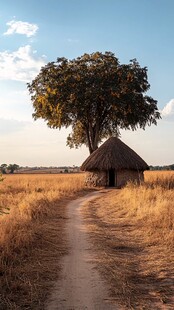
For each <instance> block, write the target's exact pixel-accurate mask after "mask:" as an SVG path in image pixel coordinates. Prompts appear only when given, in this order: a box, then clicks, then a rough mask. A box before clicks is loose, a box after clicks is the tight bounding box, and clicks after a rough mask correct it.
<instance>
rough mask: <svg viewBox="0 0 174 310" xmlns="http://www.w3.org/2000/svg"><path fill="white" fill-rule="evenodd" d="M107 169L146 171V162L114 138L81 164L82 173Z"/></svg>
mask: <svg viewBox="0 0 174 310" xmlns="http://www.w3.org/2000/svg"><path fill="white" fill-rule="evenodd" d="M109 169H116V170H120V169H131V170H140V171H143V170H148V169H149V167H148V165H147V164H146V162H145V161H144V160H143V159H142V158H141V157H140V156H139V155H138V154H137V153H135V152H134V151H133V150H132V149H131V148H130V147H129V146H127V145H126V144H125V143H123V142H122V141H121V140H120V139H118V138H116V137H112V138H109V139H108V140H107V141H106V142H105V143H103V144H102V145H101V146H100V147H99V148H98V149H97V150H96V151H94V152H93V153H92V154H91V155H90V156H89V157H88V158H87V159H86V160H85V161H84V163H83V164H82V166H81V170H82V171H95V170H99V171H104V170H109Z"/></svg>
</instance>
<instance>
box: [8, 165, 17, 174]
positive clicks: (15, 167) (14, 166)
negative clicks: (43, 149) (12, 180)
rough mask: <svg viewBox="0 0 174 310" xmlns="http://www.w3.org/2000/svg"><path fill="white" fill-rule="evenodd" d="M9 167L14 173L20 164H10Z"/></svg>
mask: <svg viewBox="0 0 174 310" xmlns="http://www.w3.org/2000/svg"><path fill="white" fill-rule="evenodd" d="M7 169H8V170H9V171H10V173H14V172H15V171H16V170H18V169H19V165H16V164H10V165H9V166H8V168H7Z"/></svg>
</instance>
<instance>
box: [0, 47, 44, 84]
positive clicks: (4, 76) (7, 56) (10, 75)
mask: <svg viewBox="0 0 174 310" xmlns="http://www.w3.org/2000/svg"><path fill="white" fill-rule="evenodd" d="M44 65H45V57H40V58H39V57H37V54H36V52H35V51H32V48H31V46H30V45H26V46H23V47H20V48H19V49H18V50H17V51H14V52H11V53H10V52H9V51H5V52H0V80H15V81H22V82H29V81H31V80H32V79H33V78H34V77H35V76H36V75H37V73H38V72H39V70H40V68H41V67H42V66H44Z"/></svg>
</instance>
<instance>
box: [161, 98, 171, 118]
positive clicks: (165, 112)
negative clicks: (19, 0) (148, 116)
mask: <svg viewBox="0 0 174 310" xmlns="http://www.w3.org/2000/svg"><path fill="white" fill-rule="evenodd" d="M161 115H162V116H163V117H164V118H168V119H171V118H172V119H174V99H171V100H170V101H169V102H168V103H167V104H166V105H165V107H164V108H163V110H162V111H161Z"/></svg>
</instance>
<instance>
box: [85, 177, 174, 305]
mask: <svg viewBox="0 0 174 310" xmlns="http://www.w3.org/2000/svg"><path fill="white" fill-rule="evenodd" d="M173 184H174V173H173V172H151V171H149V172H146V173H145V183H144V184H142V185H141V186H137V185H135V184H132V183H130V184H128V185H127V186H126V187H125V188H123V189H122V190H110V191H109V192H108V193H106V194H104V196H103V197H102V198H100V199H98V200H96V201H95V202H93V203H91V204H89V205H88V206H86V208H85V210H84V214H85V218H86V220H87V222H88V228H89V231H90V232H91V236H92V240H93V242H94V244H95V249H96V250H97V252H98V264H99V269H100V270H101V272H102V273H103V274H104V275H105V277H106V279H107V281H108V282H109V283H110V286H111V291H112V293H113V297H114V298H115V299H116V301H117V302H120V304H121V305H123V306H124V307H126V308H128V309H138V310H139V309H147V310H149V309H166V310H168V309H174V297H173V296H174V190H173V188H174V187H173ZM152 305H153V306H152Z"/></svg>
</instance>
